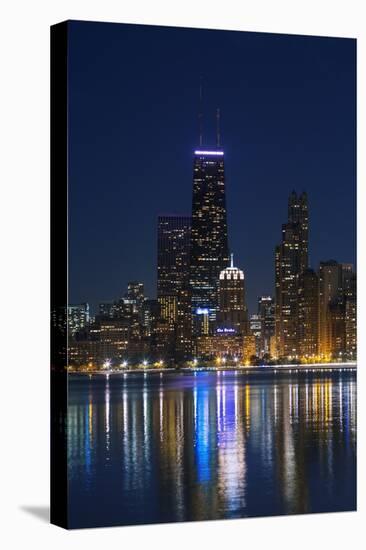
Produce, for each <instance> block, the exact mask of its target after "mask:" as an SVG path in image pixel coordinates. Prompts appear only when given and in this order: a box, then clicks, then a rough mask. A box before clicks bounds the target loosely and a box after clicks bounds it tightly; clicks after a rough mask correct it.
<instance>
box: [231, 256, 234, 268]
mask: <svg viewBox="0 0 366 550" xmlns="http://www.w3.org/2000/svg"><path fill="white" fill-rule="evenodd" d="M230 267H234V254H233V253H231V254H230Z"/></svg>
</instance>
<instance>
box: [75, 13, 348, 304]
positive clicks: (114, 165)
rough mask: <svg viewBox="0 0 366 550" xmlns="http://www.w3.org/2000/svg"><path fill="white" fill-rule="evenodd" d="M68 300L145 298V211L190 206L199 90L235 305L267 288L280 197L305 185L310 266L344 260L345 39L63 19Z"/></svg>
mask: <svg viewBox="0 0 366 550" xmlns="http://www.w3.org/2000/svg"><path fill="white" fill-rule="evenodd" d="M69 29H70V30H69V113H70V119H69V120H70V124H69V130H70V133H69V185H70V191H69V212H70V233H69V239H70V249H69V250H70V266H69V267H70V279H69V289H70V302H71V303H79V302H84V301H88V302H89V303H90V304H91V305H92V307H93V308H94V309H95V307H96V305H97V304H98V302H99V301H102V300H109V299H114V298H117V297H120V296H122V295H123V293H124V292H125V288H126V285H127V282H128V281H129V280H135V279H136V280H141V281H143V282H144V283H145V286H146V293H147V294H148V295H149V296H151V297H154V296H155V295H156V255H157V254H156V253H157V250H156V248H157V235H156V232H157V216H158V215H159V214H167V213H177V214H179V213H182V214H190V212H191V195H192V172H193V171H192V166H193V155H192V153H193V150H194V148H195V147H196V146H197V143H198V122H197V112H198V89H199V81H200V77H201V76H202V77H203V79H204V94H203V95H204V142H205V143H206V145H214V132H215V110H216V107H218V106H219V107H220V109H221V118H222V124H221V135H222V143H223V149H224V150H225V159H226V160H225V162H226V181H227V187H226V193H227V211H228V224H229V244H230V248H231V250H232V251H233V252H234V259H235V264H236V265H238V266H239V267H240V268H242V269H244V271H245V274H246V284H247V301H248V305H249V308H250V310H251V311H252V312H254V310H255V308H256V299H257V296H259V295H261V294H273V290H274V247H275V245H276V244H277V243H278V242H280V237H281V224H282V223H283V222H285V221H286V217H287V199H288V195H289V193H290V191H291V190H292V189H295V190H297V191H299V192H301V191H303V190H305V191H307V193H308V198H309V211H310V263H311V266H312V267H315V268H316V267H317V266H318V263H319V261H320V260H326V259H329V258H333V259H336V260H338V261H342V262H354V261H355V215H356V213H355V193H356V179H355V178H356V164H355V147H356V144H355V128H356V122H355V108H356V107H355V105H356V103H355V94H356V91H355V79H356V76H355V75H356V42H355V41H354V40H350V39H339V38H317V37H300V36H287V35H273V34H258V33H245V32H229V31H209V30H192V29H176V28H167V27H150V26H137V25H118V24H107V23H81V22H71V23H70V27H69Z"/></svg>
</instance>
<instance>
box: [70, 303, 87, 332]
mask: <svg viewBox="0 0 366 550" xmlns="http://www.w3.org/2000/svg"><path fill="white" fill-rule="evenodd" d="M88 324H89V304H86V303H85V304H79V305H69V306H68V308H67V326H68V332H69V334H71V335H74V334H76V333H77V332H80V331H81V330H83V329H84V328H85V327H87V326H88Z"/></svg>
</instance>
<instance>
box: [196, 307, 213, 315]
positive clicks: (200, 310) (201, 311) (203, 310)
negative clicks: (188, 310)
mask: <svg viewBox="0 0 366 550" xmlns="http://www.w3.org/2000/svg"><path fill="white" fill-rule="evenodd" d="M196 313H197V315H208V314H209V313H210V310H209V309H208V307H198V308H197V309H196Z"/></svg>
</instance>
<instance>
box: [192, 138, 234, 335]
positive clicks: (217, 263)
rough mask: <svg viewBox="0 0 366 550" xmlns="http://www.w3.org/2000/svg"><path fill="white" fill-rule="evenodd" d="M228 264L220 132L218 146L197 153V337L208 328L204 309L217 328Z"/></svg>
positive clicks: (194, 313)
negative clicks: (220, 292)
mask: <svg viewBox="0 0 366 550" xmlns="http://www.w3.org/2000/svg"><path fill="white" fill-rule="evenodd" d="M200 141H201V143H202V139H201V140H200ZM228 264H229V248H228V231H227V219H226V197H225V167H224V151H223V150H222V149H221V148H220V140H219V132H218V139H217V147H216V148H214V149H212V148H208V147H203V146H202V145H201V146H200V147H199V148H198V149H197V150H196V151H195V152H194V161H193V198H192V230H191V246H190V292H191V308H192V330H193V336H195V337H196V336H200V335H201V334H202V329H203V327H204V325H203V324H202V317H201V314H200V313H199V312H200V311H202V310H208V319H209V332H210V333H213V331H214V328H215V323H216V320H217V313H218V309H219V305H218V281H219V275H220V273H221V271H223V270H224V269H225V268H226V267H227V266H228Z"/></svg>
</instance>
